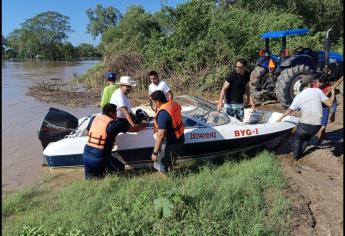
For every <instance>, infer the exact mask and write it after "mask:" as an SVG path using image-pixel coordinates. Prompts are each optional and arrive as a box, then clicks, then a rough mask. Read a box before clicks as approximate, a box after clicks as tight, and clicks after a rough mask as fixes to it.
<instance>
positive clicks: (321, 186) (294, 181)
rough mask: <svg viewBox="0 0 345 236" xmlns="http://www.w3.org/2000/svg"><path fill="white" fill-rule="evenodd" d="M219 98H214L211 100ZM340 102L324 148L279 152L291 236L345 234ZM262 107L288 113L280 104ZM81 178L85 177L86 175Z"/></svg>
mask: <svg viewBox="0 0 345 236" xmlns="http://www.w3.org/2000/svg"><path fill="white" fill-rule="evenodd" d="M28 95H30V96H34V97H35V98H36V99H38V100H40V101H44V102H48V103H50V102H54V103H60V104H63V105H72V106H85V105H93V104H96V103H97V102H98V101H99V99H100V93H91V92H67V91H54V90H53V91H49V90H42V89H39V87H36V88H35V87H34V88H31V89H30V91H29V92H28ZM130 97H131V98H132V99H131V100H132V106H136V105H138V104H142V103H147V99H146V98H145V97H143V96H141V97H138V96H136V95H135V94H131V95H130ZM134 97H135V98H136V99H133V98H134ZM216 99H217V97H216V96H213V97H211V98H210V101H215V100H216ZM337 99H338V103H339V106H338V111H337V113H336V121H335V122H334V123H332V124H329V126H328V128H327V133H326V137H325V139H324V141H323V143H322V144H321V145H320V146H311V147H310V148H309V150H308V151H307V153H306V155H305V156H304V157H303V158H302V159H300V160H299V161H297V162H293V160H292V156H291V152H290V145H291V142H292V138H293V137H290V138H288V139H287V140H286V142H283V144H282V145H280V146H279V147H278V149H277V150H276V152H277V154H278V158H279V160H280V161H281V165H282V167H283V170H284V173H285V175H286V176H287V178H288V186H287V188H286V191H285V194H286V196H287V197H288V198H289V199H290V201H291V203H292V215H291V216H290V222H289V224H290V226H291V235H343V97H342V96H341V95H338V96H337ZM258 108H259V109H266V110H273V111H278V112H283V111H284V109H283V108H282V107H281V106H280V105H279V104H277V103H276V104H266V105H261V106H259V107H258ZM78 178H82V173H80V174H79V175H78Z"/></svg>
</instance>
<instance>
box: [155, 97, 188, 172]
mask: <svg viewBox="0 0 345 236" xmlns="http://www.w3.org/2000/svg"><path fill="white" fill-rule="evenodd" d="M151 98H152V101H153V103H154V105H155V107H157V111H156V116H155V120H154V136H155V139H156V142H155V145H154V148H153V152H152V155H151V159H152V160H153V161H154V168H155V169H156V170H158V172H159V173H160V174H163V175H166V173H167V172H168V170H169V169H171V167H172V165H173V160H172V159H173V158H174V156H173V155H175V154H178V153H180V152H181V148H182V146H183V144H184V141H185V137H184V133H183V132H184V125H183V122H182V115H181V106H180V105H179V104H178V103H177V102H175V101H173V100H169V101H167V98H166V96H165V94H164V93H163V92H162V91H161V90H157V91H155V92H153V93H152V94H151Z"/></svg>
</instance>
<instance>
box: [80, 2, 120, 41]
mask: <svg viewBox="0 0 345 236" xmlns="http://www.w3.org/2000/svg"><path fill="white" fill-rule="evenodd" d="M86 15H87V17H88V18H89V23H88V24H87V27H86V29H87V31H86V32H87V33H89V34H90V35H91V36H92V37H93V39H95V38H96V37H97V36H98V35H102V34H103V32H104V31H106V30H107V29H108V28H109V27H110V26H115V25H116V24H117V22H118V21H119V20H120V19H121V13H120V12H119V10H117V9H116V8H114V7H112V6H109V7H107V8H103V6H102V5H101V4H97V5H96V8H95V10H93V9H91V8H89V9H87V10H86Z"/></svg>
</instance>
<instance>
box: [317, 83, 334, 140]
mask: <svg viewBox="0 0 345 236" xmlns="http://www.w3.org/2000/svg"><path fill="white" fill-rule="evenodd" d="M312 88H319V89H321V91H322V92H323V93H324V94H325V95H326V96H327V97H330V96H331V88H332V87H331V84H330V83H322V82H320V80H314V81H313V83H312ZM330 110H331V112H330ZM336 111H337V99H336V97H334V101H333V104H332V107H331V108H329V107H328V106H326V105H325V104H322V120H321V125H322V126H321V128H320V130H319V132H318V133H319V135H318V137H317V138H318V144H321V142H322V140H323V137H324V136H325V133H326V127H327V124H328V118H329V120H330V122H331V123H332V122H334V121H335V113H336ZM330 113H331V115H330Z"/></svg>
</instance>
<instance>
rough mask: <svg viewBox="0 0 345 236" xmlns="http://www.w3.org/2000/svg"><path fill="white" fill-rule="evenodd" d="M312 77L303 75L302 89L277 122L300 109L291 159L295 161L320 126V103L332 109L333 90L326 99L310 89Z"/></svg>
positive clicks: (315, 90)
mask: <svg viewBox="0 0 345 236" xmlns="http://www.w3.org/2000/svg"><path fill="white" fill-rule="evenodd" d="M313 80H314V77H313V76H312V75H305V76H303V77H302V79H301V85H302V86H303V87H304V89H303V91H302V92H300V93H299V94H298V95H297V96H296V97H295V98H294V99H293V101H292V103H291V105H290V107H289V108H288V109H287V110H286V111H285V112H284V114H283V115H282V116H281V117H280V118H279V119H278V120H277V122H280V121H282V119H283V118H284V117H285V116H287V115H289V114H290V113H291V112H293V111H294V110H297V109H300V111H301V118H300V122H299V123H298V124H297V130H296V133H295V137H294V146H293V159H294V160H295V161H297V160H298V159H299V158H300V157H301V155H302V154H303V152H304V150H305V149H306V147H307V146H308V144H309V141H310V139H311V138H312V137H313V136H314V135H315V134H316V133H317V132H318V130H319V129H320V128H321V124H322V103H323V104H325V105H326V106H327V107H332V104H333V102H334V96H335V92H334V88H332V89H331V97H330V98H328V97H327V96H326V95H325V94H324V93H323V92H322V90H321V89H318V88H311V85H312V82H313Z"/></svg>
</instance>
